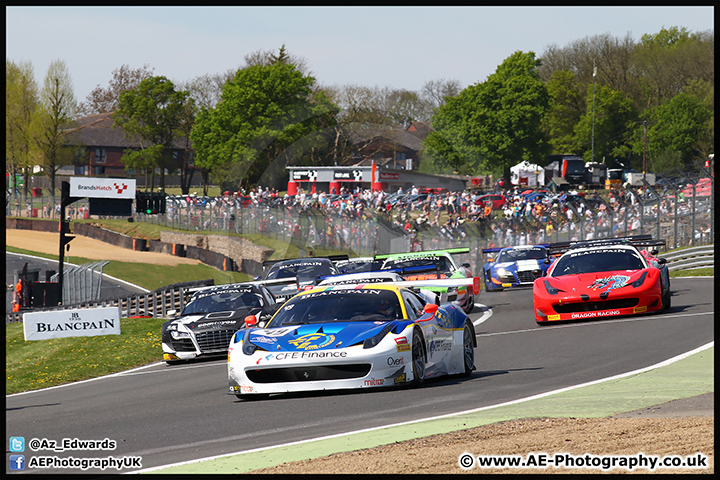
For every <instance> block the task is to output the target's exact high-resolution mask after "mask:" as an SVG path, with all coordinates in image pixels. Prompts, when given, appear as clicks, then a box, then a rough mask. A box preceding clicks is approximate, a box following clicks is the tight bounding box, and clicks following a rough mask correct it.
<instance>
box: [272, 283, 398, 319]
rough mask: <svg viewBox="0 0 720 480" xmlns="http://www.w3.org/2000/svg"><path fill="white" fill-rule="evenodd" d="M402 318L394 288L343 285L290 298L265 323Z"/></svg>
mask: <svg viewBox="0 0 720 480" xmlns="http://www.w3.org/2000/svg"><path fill="white" fill-rule="evenodd" d="M401 318H403V314H402V309H401V307H400V301H399V299H398V296H397V295H396V294H395V292H394V291H392V290H380V289H378V290H375V289H370V288H363V289H352V288H349V289H347V288H342V289H336V290H326V291H319V292H314V293H308V294H305V295H300V296H297V297H294V298H292V299H291V300H289V301H288V302H287V303H286V304H285V305H283V307H282V308H281V309H280V310H278V312H277V314H275V316H274V317H273V319H272V320H271V321H270V324H269V325H268V327H282V326H284V325H303V324H315V323H331V322H362V321H389V320H395V319H401Z"/></svg>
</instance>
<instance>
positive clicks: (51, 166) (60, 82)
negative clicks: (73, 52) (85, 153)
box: [33, 60, 77, 200]
mask: <svg viewBox="0 0 720 480" xmlns="http://www.w3.org/2000/svg"><path fill="white" fill-rule="evenodd" d="M76 111H77V105H76V103H75V94H74V92H73V84H72V78H71V77H70V73H69V72H68V70H67V66H66V65H65V62H64V61H62V60H55V61H53V62H52V63H51V64H50V67H49V68H48V72H47V75H46V76H45V82H44V85H43V88H42V91H41V92H40V104H39V113H38V115H35V117H34V122H33V123H34V125H33V130H34V138H35V141H36V143H37V145H38V147H39V148H40V150H41V151H42V156H43V159H42V166H43V173H44V174H45V175H46V176H47V177H48V178H49V179H50V197H51V199H52V200H54V196H55V175H56V174H57V171H58V170H59V169H60V167H62V166H64V165H70V164H71V163H72V160H73V158H74V155H75V147H72V146H68V145H67V143H66V140H67V138H66V136H67V134H68V133H69V132H70V130H71V129H72V126H73V120H74V118H75V114H76Z"/></svg>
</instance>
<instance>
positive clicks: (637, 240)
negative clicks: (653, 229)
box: [548, 235, 666, 255]
mask: <svg viewBox="0 0 720 480" xmlns="http://www.w3.org/2000/svg"><path fill="white" fill-rule="evenodd" d="M607 245H632V246H634V247H639V248H648V247H665V245H666V244H665V240H653V238H652V235H632V236H627V237H613V238H601V239H598V240H580V241H576V242H555V243H551V244H550V245H549V246H548V255H561V254H563V253H565V252H567V251H569V250H574V249H576V248H585V247H602V246H607Z"/></svg>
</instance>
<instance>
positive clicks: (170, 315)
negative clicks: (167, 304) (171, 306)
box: [165, 310, 178, 318]
mask: <svg viewBox="0 0 720 480" xmlns="http://www.w3.org/2000/svg"><path fill="white" fill-rule="evenodd" d="M177 313H178V311H177V310H168V311H167V312H165V315H167V316H168V318H172V317H176V316H177Z"/></svg>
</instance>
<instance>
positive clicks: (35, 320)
mask: <svg viewBox="0 0 720 480" xmlns="http://www.w3.org/2000/svg"><path fill="white" fill-rule="evenodd" d="M23 330H24V332H25V340H48V339H50V338H62V337H94V336H96V335H120V307H107V308H83V309H78V310H58V311H54V312H35V313H24V314H23Z"/></svg>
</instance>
